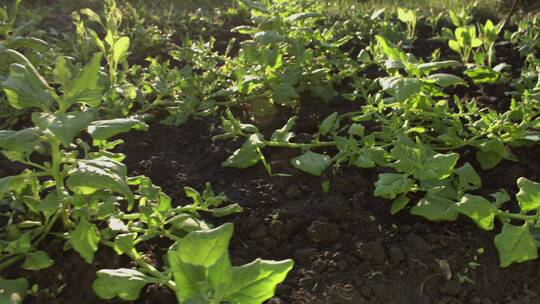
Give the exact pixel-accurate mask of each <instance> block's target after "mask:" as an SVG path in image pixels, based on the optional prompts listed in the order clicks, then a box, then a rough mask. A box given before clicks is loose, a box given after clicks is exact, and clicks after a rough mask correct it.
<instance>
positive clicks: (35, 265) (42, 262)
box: [22, 251, 54, 270]
mask: <svg viewBox="0 0 540 304" xmlns="http://www.w3.org/2000/svg"><path fill="white" fill-rule="evenodd" d="M52 265H54V261H53V260H51V258H50V257H49V255H48V254H47V253H46V252H45V251H35V252H32V253H29V254H28V255H27V256H26V260H25V261H24V263H23V265H22V267H23V268H24V269H27V270H40V269H45V268H49V267H51V266H52Z"/></svg>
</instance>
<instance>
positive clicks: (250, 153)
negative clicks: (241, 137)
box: [223, 134, 264, 169]
mask: <svg viewBox="0 0 540 304" xmlns="http://www.w3.org/2000/svg"><path fill="white" fill-rule="evenodd" d="M261 137H262V135H260V134H251V136H250V137H249V138H248V139H247V140H246V141H245V142H244V144H243V145H242V147H241V148H240V149H238V150H236V151H234V153H233V155H231V156H230V157H229V158H227V159H226V160H225V161H224V162H223V166H224V167H234V168H240V169H245V168H248V167H251V166H253V165H255V164H257V163H258V162H259V161H260V160H261V155H260V153H259V151H258V149H260V148H262V147H264V143H263V142H262V138H261Z"/></svg>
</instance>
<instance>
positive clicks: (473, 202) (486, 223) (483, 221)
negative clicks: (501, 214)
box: [456, 194, 497, 230]
mask: <svg viewBox="0 0 540 304" xmlns="http://www.w3.org/2000/svg"><path fill="white" fill-rule="evenodd" d="M456 210H457V211H458V212H459V213H461V214H464V215H466V216H468V217H470V218H471V219H472V220H473V221H474V222H475V223H476V225H478V227H480V228H482V229H484V230H492V229H493V220H494V219H495V214H496V210H497V208H495V206H493V204H491V203H490V202H489V201H488V200H487V199H485V198H483V197H481V196H477V195H470V194H466V195H465V196H463V197H462V198H461V201H460V202H459V203H457V204H456Z"/></svg>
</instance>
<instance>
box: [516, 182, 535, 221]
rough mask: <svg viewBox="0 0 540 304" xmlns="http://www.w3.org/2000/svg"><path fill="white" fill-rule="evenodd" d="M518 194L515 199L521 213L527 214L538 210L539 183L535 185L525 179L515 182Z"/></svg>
mask: <svg viewBox="0 0 540 304" xmlns="http://www.w3.org/2000/svg"><path fill="white" fill-rule="evenodd" d="M517 184H518V187H519V192H518V194H516V198H517V200H518V202H519V207H520V208H521V211H523V212H529V211H532V210H536V209H538V208H540V183H535V182H533V181H530V180H528V179H527V178H525V177H520V178H519V179H518V180H517Z"/></svg>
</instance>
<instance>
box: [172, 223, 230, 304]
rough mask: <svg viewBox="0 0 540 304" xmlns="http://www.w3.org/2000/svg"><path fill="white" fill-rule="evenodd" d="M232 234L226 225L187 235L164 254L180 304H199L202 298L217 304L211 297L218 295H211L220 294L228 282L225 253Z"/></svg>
mask: <svg viewBox="0 0 540 304" xmlns="http://www.w3.org/2000/svg"><path fill="white" fill-rule="evenodd" d="M232 233H233V225H232V224H230V223H229V224H224V225H222V226H220V227H218V228H215V229H212V230H207V231H194V232H190V233H188V235H187V236H186V237H185V238H183V239H180V240H179V241H178V242H177V243H176V244H175V245H173V246H172V247H171V249H170V250H169V251H168V252H167V258H168V261H169V265H170V269H171V271H172V274H173V277H174V280H175V282H176V284H177V286H178V287H179V288H178V291H177V292H176V296H177V298H178V301H179V302H180V303H191V302H193V303H199V301H202V298H201V296H202V295H208V296H210V297H211V298H212V300H213V301H215V302H216V303H219V302H220V301H219V299H216V298H215V297H220V296H222V295H219V294H217V295H216V294H215V293H216V291H217V290H223V291H224V290H225V288H226V285H228V283H229V282H230V281H231V278H232V273H231V264H230V261H229V254H228V251H227V248H228V246H229V241H230V239H231V236H232ZM194 252H197V254H193V253H194ZM223 291H222V292H223ZM197 300H198V301H197ZM208 300H209V299H207V300H206V301H202V302H201V303H204V302H208Z"/></svg>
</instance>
